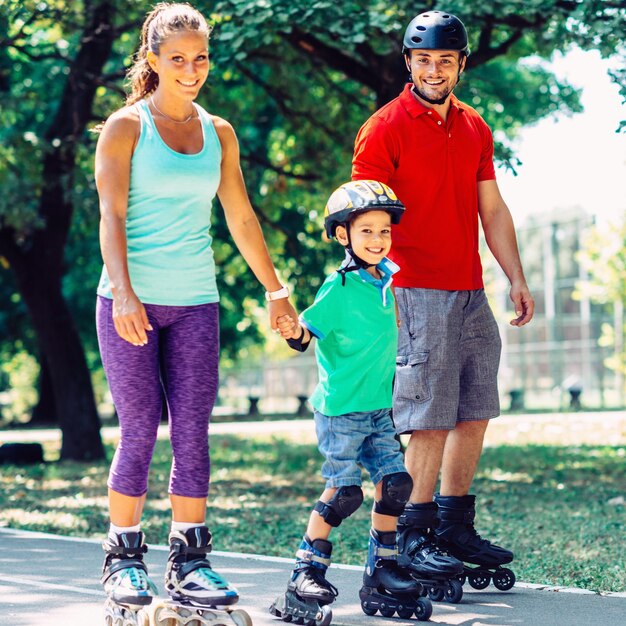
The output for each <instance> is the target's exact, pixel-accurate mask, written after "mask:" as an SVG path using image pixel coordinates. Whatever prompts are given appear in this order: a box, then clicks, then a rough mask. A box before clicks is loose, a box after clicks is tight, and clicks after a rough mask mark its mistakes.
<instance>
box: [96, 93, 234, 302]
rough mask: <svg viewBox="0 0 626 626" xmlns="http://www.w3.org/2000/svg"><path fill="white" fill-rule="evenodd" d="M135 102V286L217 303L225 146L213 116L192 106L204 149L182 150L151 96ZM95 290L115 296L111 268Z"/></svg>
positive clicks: (131, 213)
mask: <svg viewBox="0 0 626 626" xmlns="http://www.w3.org/2000/svg"><path fill="white" fill-rule="evenodd" d="M135 106H136V108H137V110H138V112H139V117H140V120H141V129H140V134H139V140H138V142H137V146H136V147H135V151H134V153H133V156H132V159H131V169H130V190H129V196H128V211H127V215H126V237H127V246H128V271H129V274H130V282H131V285H132V288H133V290H134V291H135V293H136V294H137V297H138V298H139V299H140V300H141V302H143V303H144V304H164V305H172V306H187V305H196V304H206V303H208V302H217V301H218V300H219V294H218V291H217V284H216V280H215V261H214V259H213V250H212V249H211V243H212V241H213V239H212V237H211V235H210V232H209V230H210V227H211V209H212V204H213V198H215V194H216V193H217V188H218V186H219V183H220V166H221V162H222V147H221V145H220V141H219V138H218V136H217V132H216V130H215V127H214V126H213V122H212V120H211V117H210V116H209V114H208V113H207V112H206V111H205V110H204V109H203V108H202V107H200V106H198V105H195V106H196V110H197V111H198V115H199V116H200V121H201V124H202V136H203V145H202V150H200V152H197V153H196V154H181V153H180V152H176V151H174V150H172V149H171V148H170V147H169V146H168V145H167V144H166V143H165V142H164V141H163V139H161V136H160V135H159V132H158V130H157V128H156V125H155V123H154V120H153V119H152V115H151V114H150V110H149V109H148V103H147V101H145V100H141V101H140V102H138V103H136V105H135ZM98 295H100V296H104V297H105V298H111V297H112V294H111V286H110V282H109V276H108V274H107V271H106V267H103V269H102V275H101V277H100V283H99V284H98Z"/></svg>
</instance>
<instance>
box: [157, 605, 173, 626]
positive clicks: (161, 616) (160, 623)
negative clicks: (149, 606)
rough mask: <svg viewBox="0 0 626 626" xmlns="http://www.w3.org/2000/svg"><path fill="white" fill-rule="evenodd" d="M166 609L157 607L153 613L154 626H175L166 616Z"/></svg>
mask: <svg viewBox="0 0 626 626" xmlns="http://www.w3.org/2000/svg"><path fill="white" fill-rule="evenodd" d="M167 612H168V609H167V608H166V607H164V606H158V607H157V608H156V610H155V611H154V626H176V620H175V619H174V618H170V616H169V615H166V613H167Z"/></svg>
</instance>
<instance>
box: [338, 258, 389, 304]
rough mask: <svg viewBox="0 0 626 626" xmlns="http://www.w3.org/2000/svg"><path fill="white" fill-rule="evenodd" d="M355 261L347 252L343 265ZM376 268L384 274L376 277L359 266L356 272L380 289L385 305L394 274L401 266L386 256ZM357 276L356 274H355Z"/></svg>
mask: <svg viewBox="0 0 626 626" xmlns="http://www.w3.org/2000/svg"><path fill="white" fill-rule="evenodd" d="M350 263H354V261H353V259H352V257H351V256H350V255H349V254H348V252H346V258H345V259H344V261H343V263H342V264H341V267H346V266H348V265H350ZM376 269H377V270H378V271H379V272H380V273H381V274H382V276H381V277H380V278H374V277H373V276H372V275H371V274H370V273H369V272H368V271H367V270H364V269H363V268H359V270H358V271H357V272H354V273H355V274H358V276H359V278H360V279H361V280H362V281H363V282H365V283H371V284H372V285H373V286H374V287H378V288H379V289H380V295H381V297H382V300H383V306H386V305H387V292H388V290H389V288H390V286H391V281H392V280H393V275H394V274H395V273H397V272H398V271H399V270H400V267H399V266H398V265H396V264H395V263H394V262H393V261H392V260H391V259H389V258H387V257H385V258H384V259H383V260H382V261H381V262H380V263H378V265H377V266H376ZM355 278H356V276H355Z"/></svg>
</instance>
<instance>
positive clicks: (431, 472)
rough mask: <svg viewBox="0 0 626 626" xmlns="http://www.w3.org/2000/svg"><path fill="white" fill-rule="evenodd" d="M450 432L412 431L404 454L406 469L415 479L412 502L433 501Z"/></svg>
mask: <svg viewBox="0 0 626 626" xmlns="http://www.w3.org/2000/svg"><path fill="white" fill-rule="evenodd" d="M449 433H450V431H448V430H414V431H413V432H412V433H411V438H410V439H409V443H408V446H407V449H406V452H405V456H404V464H405V465H406V470H407V472H408V473H409V474H410V475H411V478H412V479H413V491H412V492H411V499H410V501H411V502H413V503H421V502H431V501H432V499H433V494H434V493H435V488H436V486H437V480H438V478H439V470H440V469H441V464H442V458H443V454H444V450H445V448H446V438H447V437H448V435H449Z"/></svg>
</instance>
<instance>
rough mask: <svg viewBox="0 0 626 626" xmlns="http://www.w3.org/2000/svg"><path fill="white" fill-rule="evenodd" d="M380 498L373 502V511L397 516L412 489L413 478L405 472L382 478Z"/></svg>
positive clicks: (402, 509)
mask: <svg viewBox="0 0 626 626" xmlns="http://www.w3.org/2000/svg"><path fill="white" fill-rule="evenodd" d="M382 487H383V488H382V492H383V493H382V496H383V497H382V498H381V499H380V500H377V501H376V502H375V503H374V511H375V512H376V513H380V514H381V515H391V516H393V517H398V516H399V515H401V514H402V511H404V505H405V504H406V503H407V502H408V501H409V497H410V496H411V490H412V489H413V479H412V478H411V476H410V475H409V474H407V472H398V473H396V474H389V475H388V476H385V477H384V478H383V485H382Z"/></svg>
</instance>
